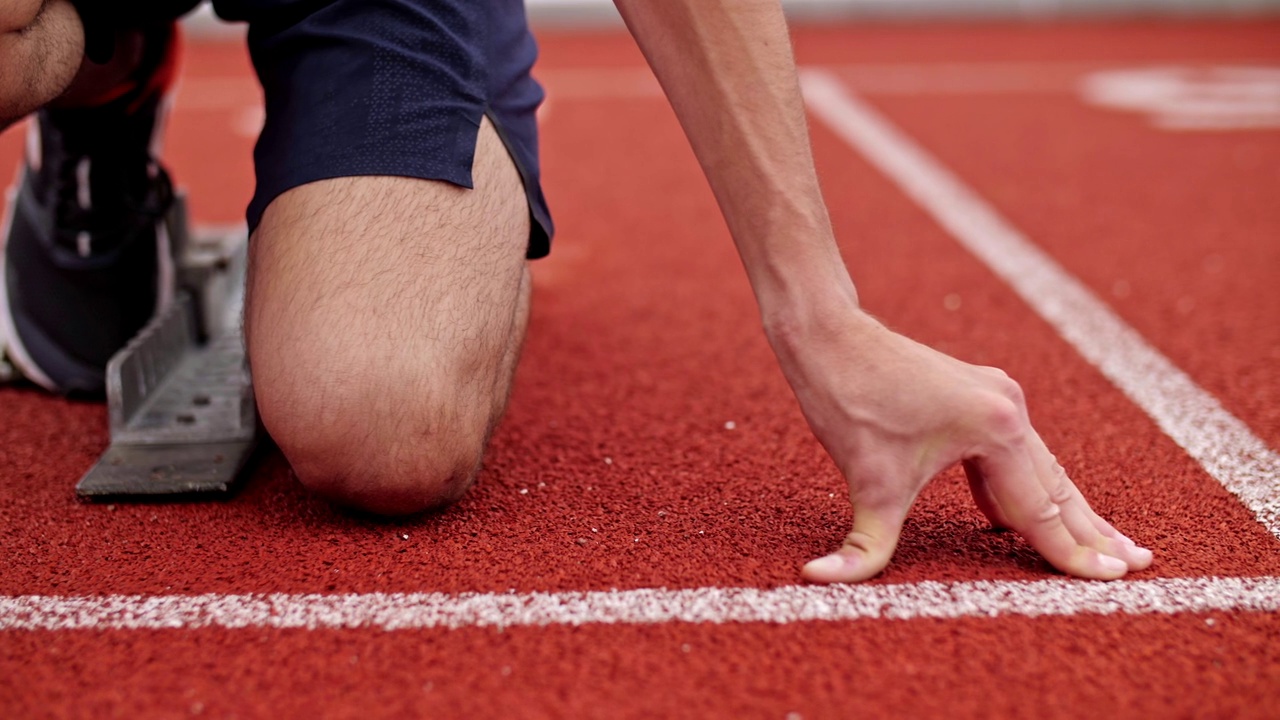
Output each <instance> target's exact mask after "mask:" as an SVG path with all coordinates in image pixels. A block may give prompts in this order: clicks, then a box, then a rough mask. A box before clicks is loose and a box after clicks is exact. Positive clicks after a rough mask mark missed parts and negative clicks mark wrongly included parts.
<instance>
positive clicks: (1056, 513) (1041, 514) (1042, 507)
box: [1031, 498, 1062, 525]
mask: <svg viewBox="0 0 1280 720" xmlns="http://www.w3.org/2000/svg"><path fill="white" fill-rule="evenodd" d="M1061 519H1062V508H1060V507H1058V504H1057V503H1055V502H1053V501H1052V500H1051V499H1049V498H1045V500H1044V501H1043V502H1041V503H1038V504H1037V505H1036V507H1035V508H1034V509H1033V510H1032V512H1031V521H1032V522H1033V523H1035V524H1036V525H1055V524H1057V523H1059V522H1061Z"/></svg>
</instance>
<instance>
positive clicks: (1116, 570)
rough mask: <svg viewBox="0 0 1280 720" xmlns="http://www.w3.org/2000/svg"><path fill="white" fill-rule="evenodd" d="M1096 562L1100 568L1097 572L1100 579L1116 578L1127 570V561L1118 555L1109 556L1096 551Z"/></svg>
mask: <svg viewBox="0 0 1280 720" xmlns="http://www.w3.org/2000/svg"><path fill="white" fill-rule="evenodd" d="M1097 564H1098V568H1099V569H1100V570H1101V572H1100V573H1099V574H1098V578H1099V579H1100V580H1115V579H1116V578H1120V577H1123V576H1124V574H1125V573H1127V572H1129V563H1127V562H1125V561H1124V560H1121V559H1120V558H1118V557H1111V556H1110V555H1103V554H1102V553H1097Z"/></svg>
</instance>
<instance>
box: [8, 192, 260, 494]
mask: <svg viewBox="0 0 1280 720" xmlns="http://www.w3.org/2000/svg"><path fill="white" fill-rule="evenodd" d="M166 224H167V227H168V231H169V235H170V240H171V242H172V244H173V247H174V251H175V257H176V269H177V273H176V275H177V278H176V280H177V291H176V295H175V298H174V302H172V303H171V304H170V306H169V308H168V309H167V310H165V311H164V312H163V313H161V314H160V315H159V316H157V317H156V318H155V319H153V320H152V321H151V322H150V323H149V324H148V325H147V326H146V327H144V328H143V329H142V330H141V331H140V332H139V333H138V334H137V336H135V337H134V338H133V339H132V340H130V341H129V343H128V344H127V345H126V346H125V347H124V348H123V349H121V350H120V351H119V352H117V353H116V354H115V356H114V357H112V358H111V361H110V362H109V363H108V364H107V370H106V388H107V412H108V417H109V422H110V428H111V445H110V447H108V448H107V450H106V452H104V453H103V454H102V457H101V458H100V459H99V460H98V462H97V463H96V464H95V465H94V466H93V467H92V468H91V469H90V470H89V472H88V473H86V474H85V476H84V477H83V478H82V479H81V480H80V482H79V484H78V485H76V493H77V494H78V495H80V496H81V497H86V498H102V499H105V498H114V499H128V498H130V497H135V498H138V499H145V498H158V497H162V496H174V495H187V496H192V495H222V494H226V493H228V492H229V491H230V490H231V489H232V487H233V486H234V484H235V482H236V480H237V479H238V478H239V476H240V475H241V472H242V471H243V470H244V468H245V465H246V464H247V463H248V461H249V458H250V456H251V455H252V454H253V451H254V449H255V448H256V446H257V444H258V441H259V439H260V438H261V436H262V434H263V433H262V430H261V426H260V424H259V422H258V414H257V406H256V405H255V402H254V396H253V381H252V378H251V377H250V375H249V369H248V366H247V363H246V362H245V351H244V340H243V333H242V331H241V316H242V314H243V306H244V279H245V265H246V256H247V247H248V238H247V235H246V232H245V230H244V228H243V227H235V228H227V229H215V230H205V231H202V232H195V233H192V232H190V231H189V230H188V225H187V218H186V207H185V203H184V201H183V198H182V197H181V196H179V197H178V198H176V199H175V201H174V204H173V208H172V210H171V211H170V214H169V219H168V222H167V223H166ZM15 379H18V378H17V373H16V371H15V369H14V368H13V366H12V365H10V364H9V363H7V362H5V361H4V359H3V356H2V355H0V382H7V381H12V380H15Z"/></svg>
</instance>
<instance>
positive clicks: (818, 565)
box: [800, 551, 880, 583]
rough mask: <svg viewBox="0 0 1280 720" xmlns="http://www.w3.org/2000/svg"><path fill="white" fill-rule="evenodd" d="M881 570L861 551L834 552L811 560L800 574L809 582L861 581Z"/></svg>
mask: <svg viewBox="0 0 1280 720" xmlns="http://www.w3.org/2000/svg"><path fill="white" fill-rule="evenodd" d="M878 572H880V569H879V568H874V567H871V566H870V565H869V564H868V563H867V559H866V558H865V557H863V556H862V554H861V553H858V552H856V551H853V552H834V553H832V554H830V555H827V556H825V557H820V558H818V559H816V560H810V561H809V562H808V563H805V566H804V567H803V568H801V570H800V576H801V577H803V578H804V579H805V580H808V581H809V582H815V583H841V582H859V581H861V580H866V579H867V578H870V577H872V576H874V575H875V574H876V573H878Z"/></svg>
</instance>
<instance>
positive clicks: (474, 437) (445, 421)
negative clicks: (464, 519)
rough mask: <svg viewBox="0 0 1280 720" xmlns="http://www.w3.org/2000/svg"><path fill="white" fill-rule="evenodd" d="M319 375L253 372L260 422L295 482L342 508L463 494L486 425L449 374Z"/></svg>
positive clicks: (484, 411)
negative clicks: (400, 377) (401, 380)
mask: <svg viewBox="0 0 1280 720" xmlns="http://www.w3.org/2000/svg"><path fill="white" fill-rule="evenodd" d="M349 371H350V368H343V369H338V368H333V369H332V370H326V371H322V374H317V373H307V372H299V373H294V374H292V375H289V376H281V375H274V374H273V375H268V376H267V377H265V378H263V379H262V380H258V379H257V378H256V377H255V391H256V393H257V396H258V406H259V410H260V412H261V415H262V420H263V423H264V425H265V426H266V428H267V430H268V431H269V432H270V433H271V435H272V437H273V438H274V439H275V441H276V443H277V444H278V445H279V447H280V449H281V450H282V451H283V452H284V455H285V457H286V458H287V459H288V460H289V463H290V464H291V465H292V466H293V470H294V473H295V474H296V475H297V477H298V480H299V481H300V482H301V483H302V484H303V485H304V486H306V487H307V488H308V489H310V490H312V491H314V492H316V493H318V494H319V495H321V496H323V497H325V498H327V499H329V500H331V501H333V502H335V503H338V504H340V505H345V506H349V507H353V508H357V509H361V510H366V511H369V512H374V513H378V514H383V515H403V514H408V513H414V512H419V511H423V510H429V509H433V508H440V507H444V506H447V505H450V504H452V503H454V502H456V501H457V500H458V499H459V498H461V497H462V496H463V494H465V493H466V491H467V489H468V488H469V487H471V485H472V483H473V482H474V480H475V476H476V473H477V472H478V471H479V468H480V461H481V457H482V455H483V453H484V446H485V442H486V439H487V437H488V434H489V428H490V425H491V424H492V422H493V419H494V418H492V417H491V414H490V412H489V408H488V407H486V406H483V404H482V403H480V402H477V398H475V397H467V395H466V393H462V392H459V388H458V387H457V386H456V385H454V386H451V385H450V383H449V381H448V379H447V378H441V377H435V378H417V379H416V381H412V382H408V383H406V384H404V385H402V386H397V383H396V381H395V379H394V378H391V377H386V376H383V377H377V376H369V375H363V376H361V377H352V375H351V374H344V373H349Z"/></svg>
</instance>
